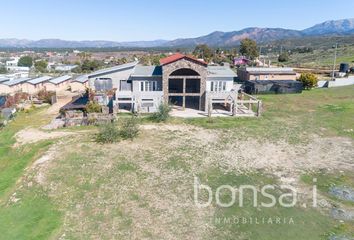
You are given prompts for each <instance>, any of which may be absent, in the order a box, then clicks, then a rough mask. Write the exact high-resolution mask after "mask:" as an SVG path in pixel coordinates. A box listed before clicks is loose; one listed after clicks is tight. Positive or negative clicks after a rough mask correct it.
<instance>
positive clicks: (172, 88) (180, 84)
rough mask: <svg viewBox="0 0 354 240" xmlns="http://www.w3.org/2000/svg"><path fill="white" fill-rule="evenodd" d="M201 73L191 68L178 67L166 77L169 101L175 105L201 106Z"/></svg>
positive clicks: (198, 107) (194, 107)
mask: <svg viewBox="0 0 354 240" xmlns="http://www.w3.org/2000/svg"><path fill="white" fill-rule="evenodd" d="M200 88H201V75H200V74H199V73H198V72H197V71H195V70H194V69H192V68H180V69H177V70H175V71H173V72H172V73H171V74H170V75H169V77H168V93H169V102H170V103H171V104H173V105H174V106H176V107H182V108H192V109H196V110H200V108H201V100H200V93H201V89H200Z"/></svg>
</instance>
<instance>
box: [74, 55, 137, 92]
mask: <svg viewBox="0 0 354 240" xmlns="http://www.w3.org/2000/svg"><path fill="white" fill-rule="evenodd" d="M137 64H138V62H137V61H135V62H131V63H127V64H122V65H118V66H115V67H111V68H105V69H101V70H98V71H95V72H93V73H90V74H86V75H82V76H79V77H77V78H76V79H74V80H73V81H72V83H71V84H70V87H71V91H73V92H80V91H84V90H85V89H86V88H87V87H90V88H91V89H92V90H95V91H97V92H99V91H107V90H112V89H119V86H120V83H121V81H122V82H124V81H127V80H128V79H129V77H130V75H131V74H132V72H133V70H134V67H135V66H136V65H137ZM123 84H124V83H123Z"/></svg>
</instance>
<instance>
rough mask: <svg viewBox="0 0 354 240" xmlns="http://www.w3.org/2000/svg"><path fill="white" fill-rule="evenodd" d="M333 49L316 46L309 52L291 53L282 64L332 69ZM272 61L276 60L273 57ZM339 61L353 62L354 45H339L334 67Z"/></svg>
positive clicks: (351, 63) (337, 65)
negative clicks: (287, 59) (316, 47)
mask: <svg viewBox="0 0 354 240" xmlns="http://www.w3.org/2000/svg"><path fill="white" fill-rule="evenodd" d="M333 60H334V49H333V48H329V49H327V48H318V49H315V50H314V51H313V52H311V53H293V54H291V55H290V57H289V61H288V62H285V63H277V64H284V65H288V66H292V67H301V68H315V69H328V70H332V69H333ZM272 62H277V59H276V58H275V57H273V58H272ZM340 63H349V64H350V65H351V66H353V64H354V46H352V45H348V46H340V47H339V48H338V51H337V60H336V69H337V70H338V69H339V64H340Z"/></svg>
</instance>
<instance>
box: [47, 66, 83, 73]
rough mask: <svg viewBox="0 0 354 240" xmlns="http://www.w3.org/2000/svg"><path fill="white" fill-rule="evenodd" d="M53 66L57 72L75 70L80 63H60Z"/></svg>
mask: <svg viewBox="0 0 354 240" xmlns="http://www.w3.org/2000/svg"><path fill="white" fill-rule="evenodd" d="M51 67H52V68H54V70H55V71H57V72H70V71H72V70H74V69H75V68H77V67H78V65H74V64H58V65H54V66H51Z"/></svg>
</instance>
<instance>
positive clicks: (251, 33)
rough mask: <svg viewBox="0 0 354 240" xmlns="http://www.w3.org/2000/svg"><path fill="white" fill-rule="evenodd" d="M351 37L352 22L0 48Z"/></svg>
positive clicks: (7, 43) (2, 42) (11, 43)
mask: <svg viewBox="0 0 354 240" xmlns="http://www.w3.org/2000/svg"><path fill="white" fill-rule="evenodd" d="M343 35H354V18H352V19H342V20H331V21H326V22H323V23H320V24H316V25H314V26H312V27H310V28H306V29H304V30H301V31H300V30H291V29H283V28H257V27H252V28H245V29H242V30H240V31H232V32H221V31H216V32H212V33H210V34H208V35H205V36H200V37H196V38H180V39H175V40H172V41H168V40H155V41H135V42H114V41H103V40H102V41H66V40H61V39H41V40H38V41H33V40H26V39H14V38H13V39H0V47H2V48H116V47H121V48H124V47H129V48H135V47H140V48H152V47H192V46H195V45H197V44H208V45H210V46H214V47H216V46H220V47H227V46H236V45H238V44H239V43H240V41H241V40H242V39H244V38H251V39H254V40H256V41H257V42H258V43H267V42H272V41H279V40H286V39H301V38H304V37H323V36H343Z"/></svg>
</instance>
